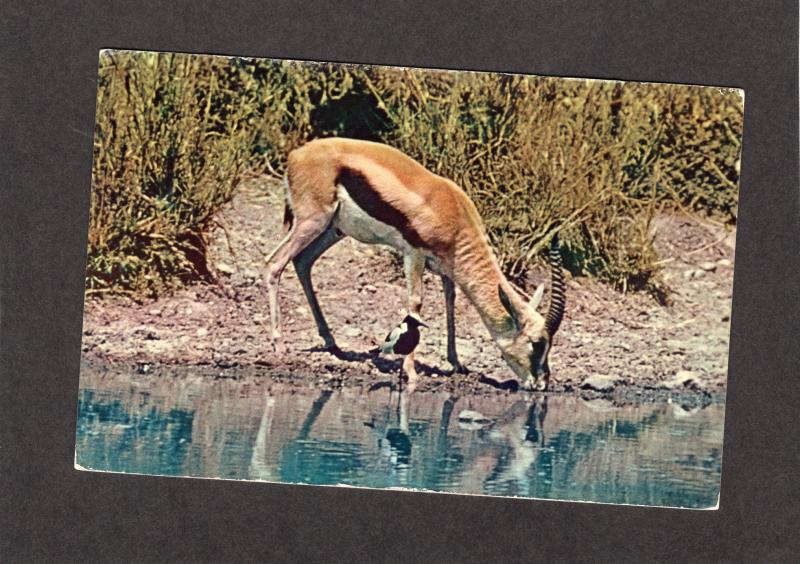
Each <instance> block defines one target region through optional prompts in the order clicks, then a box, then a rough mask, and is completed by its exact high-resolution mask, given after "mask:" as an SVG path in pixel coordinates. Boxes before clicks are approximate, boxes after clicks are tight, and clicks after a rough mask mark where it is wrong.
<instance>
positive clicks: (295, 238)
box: [264, 214, 332, 352]
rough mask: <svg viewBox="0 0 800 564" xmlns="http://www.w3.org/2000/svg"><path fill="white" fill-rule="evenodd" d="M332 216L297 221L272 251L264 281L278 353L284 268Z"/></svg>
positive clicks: (280, 343) (281, 349) (325, 226)
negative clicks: (279, 295)
mask: <svg viewBox="0 0 800 564" xmlns="http://www.w3.org/2000/svg"><path fill="white" fill-rule="evenodd" d="M331 216H332V214H326V215H324V216H318V217H316V218H311V219H303V220H299V221H297V223H295V225H294V227H293V228H292V231H291V232H290V233H289V235H288V236H287V237H286V238H285V239H284V240H283V241H281V242H280V244H279V245H278V247H277V248H276V249H275V250H274V251H272V254H271V255H270V258H269V259H268V260H267V265H266V267H265V273H264V281H265V283H266V285H267V291H268V293H269V311H270V329H271V331H272V343H273V346H274V347H275V350H276V351H277V352H283V350H284V346H283V343H282V342H281V314H280V308H279V304H278V286H279V284H280V281H281V274H283V270H284V268H286V265H287V264H288V263H289V261H290V260H292V259H293V258H294V257H296V256H297V255H298V254H299V253H300V252H301V251H302V250H303V249H305V248H306V247H307V246H308V245H310V244H311V243H312V242H313V241H314V239H316V238H317V237H319V235H321V234H322V233H323V232H324V231H325V229H326V228H327V227H328V223H329V222H330V219H331Z"/></svg>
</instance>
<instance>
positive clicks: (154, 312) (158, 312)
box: [147, 309, 161, 317]
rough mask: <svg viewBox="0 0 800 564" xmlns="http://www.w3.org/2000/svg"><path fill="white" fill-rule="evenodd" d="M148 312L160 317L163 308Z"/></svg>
mask: <svg viewBox="0 0 800 564" xmlns="http://www.w3.org/2000/svg"><path fill="white" fill-rule="evenodd" d="M147 313H149V314H150V315H152V316H154V317H158V316H159V315H161V310H160V309H151V310H150V311H148V312H147Z"/></svg>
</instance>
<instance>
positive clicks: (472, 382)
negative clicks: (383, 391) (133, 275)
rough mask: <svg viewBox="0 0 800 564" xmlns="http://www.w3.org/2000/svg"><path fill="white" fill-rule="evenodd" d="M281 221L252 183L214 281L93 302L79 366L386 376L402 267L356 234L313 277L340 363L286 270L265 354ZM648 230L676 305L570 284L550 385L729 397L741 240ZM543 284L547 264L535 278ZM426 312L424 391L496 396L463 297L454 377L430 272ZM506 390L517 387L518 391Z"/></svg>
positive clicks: (229, 218)
mask: <svg viewBox="0 0 800 564" xmlns="http://www.w3.org/2000/svg"><path fill="white" fill-rule="evenodd" d="M282 217H283V199H282V190H281V188H280V187H279V186H278V185H277V183H275V182H273V181H272V180H254V181H251V182H249V183H247V184H246V185H245V186H243V187H242V189H241V190H240V191H239V193H238V195H237V196H236V198H235V199H234V200H233V201H232V202H231V203H230V204H228V205H227V206H226V207H225V208H224V209H223V210H222V212H221V213H220V215H219V217H218V218H217V219H218V221H219V223H220V224H221V225H222V226H224V229H216V230H215V231H214V232H213V233H212V234H211V235H210V250H211V264H212V267H213V269H214V270H216V272H217V273H218V275H219V276H218V283H217V284H196V285H193V286H191V287H187V288H184V289H182V290H180V291H178V292H176V293H174V294H173V295H170V296H164V297H161V298H159V299H157V300H155V301H150V302H147V303H145V304H137V303H135V302H133V301H131V300H130V299H128V298H123V297H110V298H109V297H106V298H103V299H99V298H98V299H95V298H92V299H87V301H86V307H85V315H84V326H83V329H84V337H83V366H84V370H90V371H93V372H96V371H106V370H111V371H114V372H119V371H125V370H127V371H130V372H131V373H132V374H137V373H138V374H150V375H155V374H164V375H167V374H169V373H170V372H172V373H177V372H186V371H187V370H188V371H193V372H194V373H202V374H208V375H211V376H214V377H235V378H240V377H248V378H249V377H254V378H261V377H270V378H272V379H273V380H279V381H298V382H303V383H305V384H309V383H310V384H313V385H318V384H324V385H330V384H331V383H333V384H335V385H380V384H381V383H382V382H386V381H391V380H392V378H393V377H394V376H396V374H397V372H398V368H399V362H398V361H396V360H394V359H383V358H381V359H375V358H372V356H371V355H369V354H368V351H369V350H370V349H372V348H373V347H375V346H376V345H377V344H378V343H379V342H380V341H381V340H382V338H383V337H384V336H385V335H386V334H387V333H388V331H389V330H390V329H391V328H392V327H394V326H395V325H396V324H397V323H398V322H399V321H400V320H401V319H402V317H403V315H404V314H405V306H406V291H405V282H404V279H403V275H402V268H401V266H400V263H399V262H398V261H397V260H396V259H395V258H394V257H393V256H392V254H391V252H390V251H388V250H386V249H382V248H378V247H370V246H366V245H362V244H360V243H357V242H355V241H353V240H351V239H346V240H344V241H343V242H341V243H339V244H338V245H336V246H334V247H333V248H332V249H330V250H329V251H328V252H327V253H326V254H325V255H323V256H322V257H321V258H320V260H319V261H318V262H317V264H316V265H315V268H314V273H313V276H314V282H315V286H316V289H317V295H318V297H319V299H320V303H321V305H322V308H323V310H324V311H325V313H326V317H327V318H328V322H329V324H330V326H331V329H332V331H333V333H334V336H335V337H336V339H337V342H338V344H339V346H340V347H341V348H342V349H343V351H345V352H344V354H343V355H340V357H336V356H333V355H332V354H330V353H328V352H325V351H321V350H319V349H318V347H319V345H321V339H319V337H318V336H317V331H316V326H315V324H314V321H313V319H312V318H311V313H310V310H309V308H308V305H307V303H306V301H305V297H304V295H303V293H302V290H301V289H300V285H299V283H298V281H297V277H296V276H295V273H294V271H293V269H292V268H291V267H289V268H287V270H286V272H285V274H284V277H283V281H282V285H281V295H280V300H281V308H282V312H283V319H284V334H285V339H286V343H287V345H288V351H287V352H286V353H285V354H283V355H278V354H276V353H274V352H273V351H272V347H271V344H270V340H269V336H268V335H269V333H268V316H269V311H268V305H267V301H266V296H265V293H264V286H263V283H262V280H261V265H263V263H264V259H265V257H266V256H267V255H268V254H269V252H270V251H271V249H272V247H273V246H274V245H276V244H277V243H278V242H279V241H280V239H281V238H282V237H283V233H282V225H281V222H282ZM655 228H656V231H655V235H656V245H657V247H658V249H659V252H660V254H661V255H662V261H663V263H664V279H665V281H666V283H667V285H668V286H669V288H670V290H671V300H672V303H671V305H670V306H669V307H665V306H661V305H659V304H658V303H656V302H655V301H654V300H653V299H652V298H651V297H648V296H646V295H642V294H631V293H629V294H627V295H623V294H621V293H619V292H617V291H614V290H611V289H610V288H608V287H606V286H604V285H603V284H600V283H598V282H595V281H593V280H589V279H586V278H571V277H569V275H567V276H568V285H567V290H568V293H567V300H568V305H567V312H566V317H565V320H564V323H563V325H562V328H561V330H560V332H559V334H558V336H557V338H556V342H555V346H554V348H553V350H552V352H551V355H550V366H551V369H552V371H553V374H552V377H551V387H552V388H553V389H555V390H557V391H569V390H573V389H584V390H586V389H587V388H588V389H593V390H595V391H599V390H605V391H606V392H609V391H610V390H615V389H616V390H620V389H625V390H633V389H635V390H651V391H652V390H676V389H680V390H682V391H683V392H688V391H694V392H701V393H703V394H706V395H707V394H709V393H712V394H714V393H717V392H723V391H724V389H725V384H726V372H727V358H728V338H729V323H730V304H731V290H732V280H733V260H734V239H735V233H734V232H733V231H732V230H729V229H725V228H723V227H720V226H717V225H714V224H711V223H706V222H701V221H700V220H698V219H696V218H691V217H682V216H662V217H660V218H659V219H658V221H657V222H656V226H655ZM547 278H548V274H547V272H546V271H545V270H543V269H542V270H539V271H534V272H533V273H532V279H533V281H534V282H535V281H542V280H546V279H547ZM546 301H547V296H546V295H545V300H544V302H543V303H545V304H546ZM422 313H423V317H424V319H425V321H426V322H427V323H428V324H429V325H430V329H429V330H427V331H425V332H424V334H423V340H422V342H421V344H420V346H419V348H418V354H417V359H418V370H419V372H420V374H421V376H422V378H421V382H420V386H419V388H418V389H420V390H425V389H442V390H444V389H454V390H459V391H462V392H463V391H470V392H473V393H491V391H496V390H495V388H493V387H491V386H489V385H487V384H486V383H485V380H486V379H489V380H494V381H508V379H509V378H510V377H511V372H510V370H509V369H508V368H507V366H506V365H505V363H504V362H503V361H502V359H501V358H500V354H499V351H498V349H497V347H496V345H495V344H494V343H493V341H492V340H491V339H490V337H489V334H488V331H487V330H486V329H485V327H484V326H483V325H482V323H481V321H480V318H479V317H478V315H477V312H476V311H475V310H474V309H473V308H472V306H471V304H470V303H469V302H468V301H467V300H466V298H465V297H464V296H463V295H462V294H461V293H460V292H459V293H458V297H457V303H456V326H457V335H458V337H457V345H458V351H459V355H460V359H461V361H462V363H464V364H465V365H466V366H467V368H468V369H469V370H470V372H469V373H468V374H465V375H461V374H458V375H450V374H449V365H448V363H447V361H446V356H445V354H446V329H445V314H444V299H443V293H442V288H441V283H440V281H439V278H438V277H436V276H434V275H432V274H428V273H426V275H425V292H424V303H423V311H422ZM179 367H180V368H179ZM482 380H483V381H484V382H482ZM508 384H509V385H508V386H506V388H509V389H512V390H513V382H508ZM487 390H489V392H487ZM504 393H508V391H505V392H504ZM637 393H639V392H637Z"/></svg>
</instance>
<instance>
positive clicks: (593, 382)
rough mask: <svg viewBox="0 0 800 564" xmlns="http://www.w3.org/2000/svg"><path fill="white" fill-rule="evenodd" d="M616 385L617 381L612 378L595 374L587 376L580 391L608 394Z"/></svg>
mask: <svg viewBox="0 0 800 564" xmlns="http://www.w3.org/2000/svg"><path fill="white" fill-rule="evenodd" d="M616 385H617V379H616V378H614V377H613V376H604V375H601V374H595V375H594V376H589V377H588V378H586V379H585V380H584V381H583V383H581V389H582V390H594V391H596V392H610V391H612V390H613V389H614V387H615V386H616Z"/></svg>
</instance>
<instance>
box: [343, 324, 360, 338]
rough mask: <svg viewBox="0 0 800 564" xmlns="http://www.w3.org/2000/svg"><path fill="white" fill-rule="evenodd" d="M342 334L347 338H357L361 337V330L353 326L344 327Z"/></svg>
mask: <svg viewBox="0 0 800 564" xmlns="http://www.w3.org/2000/svg"><path fill="white" fill-rule="evenodd" d="M342 332H343V333H344V334H345V335H346V336H348V337H358V336H359V335H361V329H359V328H358V327H355V326H353V325H350V326H348V327H345V328H344V331H342Z"/></svg>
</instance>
